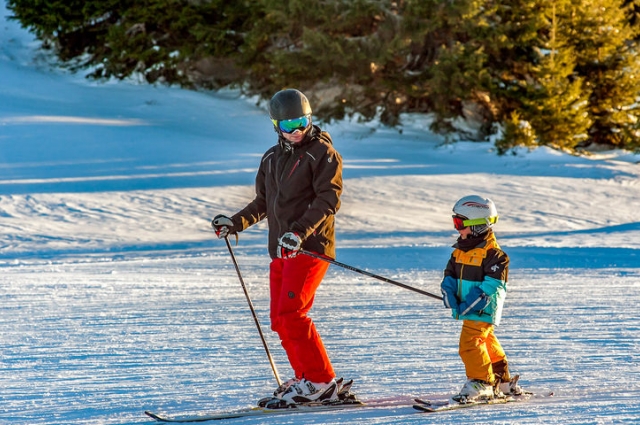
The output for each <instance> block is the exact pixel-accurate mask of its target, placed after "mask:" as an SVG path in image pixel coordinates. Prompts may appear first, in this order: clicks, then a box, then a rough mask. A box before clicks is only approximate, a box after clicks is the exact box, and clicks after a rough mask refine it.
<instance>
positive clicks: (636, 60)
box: [566, 0, 640, 147]
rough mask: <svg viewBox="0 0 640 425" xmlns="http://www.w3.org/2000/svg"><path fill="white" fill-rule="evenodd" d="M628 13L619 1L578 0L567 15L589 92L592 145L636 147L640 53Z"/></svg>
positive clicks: (569, 33)
mask: <svg viewBox="0 0 640 425" xmlns="http://www.w3.org/2000/svg"><path fill="white" fill-rule="evenodd" d="M626 13H627V10H625V9H624V8H623V7H622V2H621V1H619V0H593V1H589V2H586V1H574V2H573V5H572V7H571V8H570V9H569V10H568V14H567V16H566V19H570V20H571V25H570V26H567V27H566V31H567V34H566V39H567V40H568V41H570V42H571V43H572V44H573V47H574V51H575V53H576V70H577V72H578V74H579V75H580V76H581V77H582V78H583V79H584V83H585V85H586V87H587V88H588V89H589V90H590V97H589V105H588V108H589V114H590V117H591V119H592V121H593V124H592V125H591V127H590V128H589V142H592V143H598V144H606V145H613V146H619V147H634V146H635V147H637V146H638V145H639V142H638V140H639V139H638V134H637V123H638V118H640V109H639V105H638V103H637V97H638V94H639V93H640V78H638V75H640V57H639V55H640V51H639V50H638V47H639V46H638V44H637V43H636V42H635V41H634V40H635V38H636V37H637V33H636V30H635V29H634V28H633V27H631V25H630V24H629V22H628V20H627V15H626Z"/></svg>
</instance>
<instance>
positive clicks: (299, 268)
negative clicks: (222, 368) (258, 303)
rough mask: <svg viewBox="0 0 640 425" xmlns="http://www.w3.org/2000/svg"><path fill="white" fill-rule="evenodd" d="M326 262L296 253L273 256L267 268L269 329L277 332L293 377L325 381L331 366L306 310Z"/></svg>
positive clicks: (331, 376)
mask: <svg viewBox="0 0 640 425" xmlns="http://www.w3.org/2000/svg"><path fill="white" fill-rule="evenodd" d="M328 268H329V263H327V262H326V261H323V260H320V259H317V258H313V257H310V256H308V255H304V254H301V255H298V256H296V257H294V258H289V259H286V260H283V259H280V258H274V259H273V260H272V261H271V265H270V267H269V269H270V274H269V282H270V289H271V313H270V317H271V329H272V330H274V331H275V332H277V333H278V335H279V336H280V341H281V343H282V347H283V348H284V350H285V351H286V353H287V357H288V358H289V363H290V364H291V367H292V368H293V371H294V373H295V376H296V378H298V379H302V378H305V379H307V380H309V381H311V382H329V381H331V380H332V379H333V378H335V376H336V374H335V373H334V371H333V366H332V365H331V361H330V360H329V356H328V354H327V351H326V349H325V347H324V344H323V343H322V339H321V338H320V335H319V334H318V332H317V331H316V326H315V325H314V324H313V321H312V320H311V318H310V317H309V316H307V313H308V312H309V310H310V309H311V306H312V305H313V300H314V297H315V294H316V290H317V289H318V287H319V286H320V282H321V281H322V278H323V277H324V275H325V273H326V272H327V269H328Z"/></svg>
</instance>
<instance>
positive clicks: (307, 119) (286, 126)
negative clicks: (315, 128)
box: [271, 115, 311, 133]
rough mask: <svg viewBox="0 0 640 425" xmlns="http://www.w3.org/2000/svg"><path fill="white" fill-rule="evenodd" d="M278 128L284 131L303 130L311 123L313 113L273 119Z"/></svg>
mask: <svg viewBox="0 0 640 425" xmlns="http://www.w3.org/2000/svg"><path fill="white" fill-rule="evenodd" d="M271 122H272V123H273V125H274V126H276V128H279V129H280V131H282V132H283V133H293V132H294V131H296V130H300V131H303V130H304V129H305V128H307V127H309V124H311V115H305V116H302V117H300V118H293V119H290V120H280V121H278V120H271Z"/></svg>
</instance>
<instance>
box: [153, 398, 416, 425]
mask: <svg viewBox="0 0 640 425" xmlns="http://www.w3.org/2000/svg"><path fill="white" fill-rule="evenodd" d="M412 403H413V401H412V399H410V398H408V397H394V398H388V399H380V400H371V401H366V402H363V401H357V402H353V401H350V402H348V403H337V404H321V403H315V404H314V403H306V404H298V405H295V406H293V407H286V408H277V409H270V408H266V407H250V408H246V409H238V410H233V411H228V412H214V413H204V414H203V413H197V414H192V415H187V414H185V415H175V416H169V415H163V414H160V413H154V412H151V411H145V412H144V413H145V414H146V415H147V416H149V417H150V418H153V419H155V420H156V421H158V422H167V423H195V422H206V421H218V420H225V419H234V418H244V417H255V416H276V415H291V414H303V413H322V412H331V411H336V410H351V409H358V408H403V407H406V408H408V407H411V404H412Z"/></svg>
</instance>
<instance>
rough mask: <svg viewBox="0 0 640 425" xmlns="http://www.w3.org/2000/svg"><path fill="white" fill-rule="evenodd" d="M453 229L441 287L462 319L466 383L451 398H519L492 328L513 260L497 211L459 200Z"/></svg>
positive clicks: (484, 202) (489, 204) (482, 202)
mask: <svg viewBox="0 0 640 425" xmlns="http://www.w3.org/2000/svg"><path fill="white" fill-rule="evenodd" d="M453 213H454V215H453V225H454V227H455V229H456V230H457V231H458V233H459V234H460V237H459V238H458V240H457V242H456V244H455V245H454V246H453V247H454V248H455V249H454V251H453V253H452V254H451V257H450V259H449V262H448V263H447V266H446V269H445V270H444V278H443V280H442V283H441V288H442V295H443V301H444V304H445V306H446V307H448V308H451V310H452V315H453V318H454V319H458V320H462V321H463V322H462V331H461V333H460V343H459V354H460V357H461V359H462V361H463V363H464V366H465V371H466V375H467V382H466V383H465V384H464V386H463V387H462V389H461V390H460V393H459V394H458V395H456V396H454V397H453V399H454V400H456V401H458V402H462V403H465V402H472V401H476V400H480V399H491V398H493V397H495V396H501V394H500V393H503V394H505V395H506V394H513V395H519V394H521V393H522V390H521V388H520V387H519V386H518V377H517V376H516V377H514V378H511V375H510V374H509V364H508V361H507V355H506V354H505V352H504V350H503V349H502V346H501V345H500V342H499V341H498V338H497V337H496V336H495V334H494V327H495V326H497V325H499V324H500V318H501V315H502V307H503V304H504V300H505V297H506V294H507V277H508V269H509V257H508V256H507V254H506V253H505V252H504V251H502V250H501V249H500V246H499V245H498V241H497V240H496V236H495V234H494V233H493V230H492V226H493V225H494V224H495V223H496V222H497V221H498V211H497V210H496V206H495V204H494V203H493V201H491V199H488V198H484V197H481V196H478V195H470V196H465V197H463V198H461V199H460V200H459V201H458V202H456V203H455V205H454V206H453Z"/></svg>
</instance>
